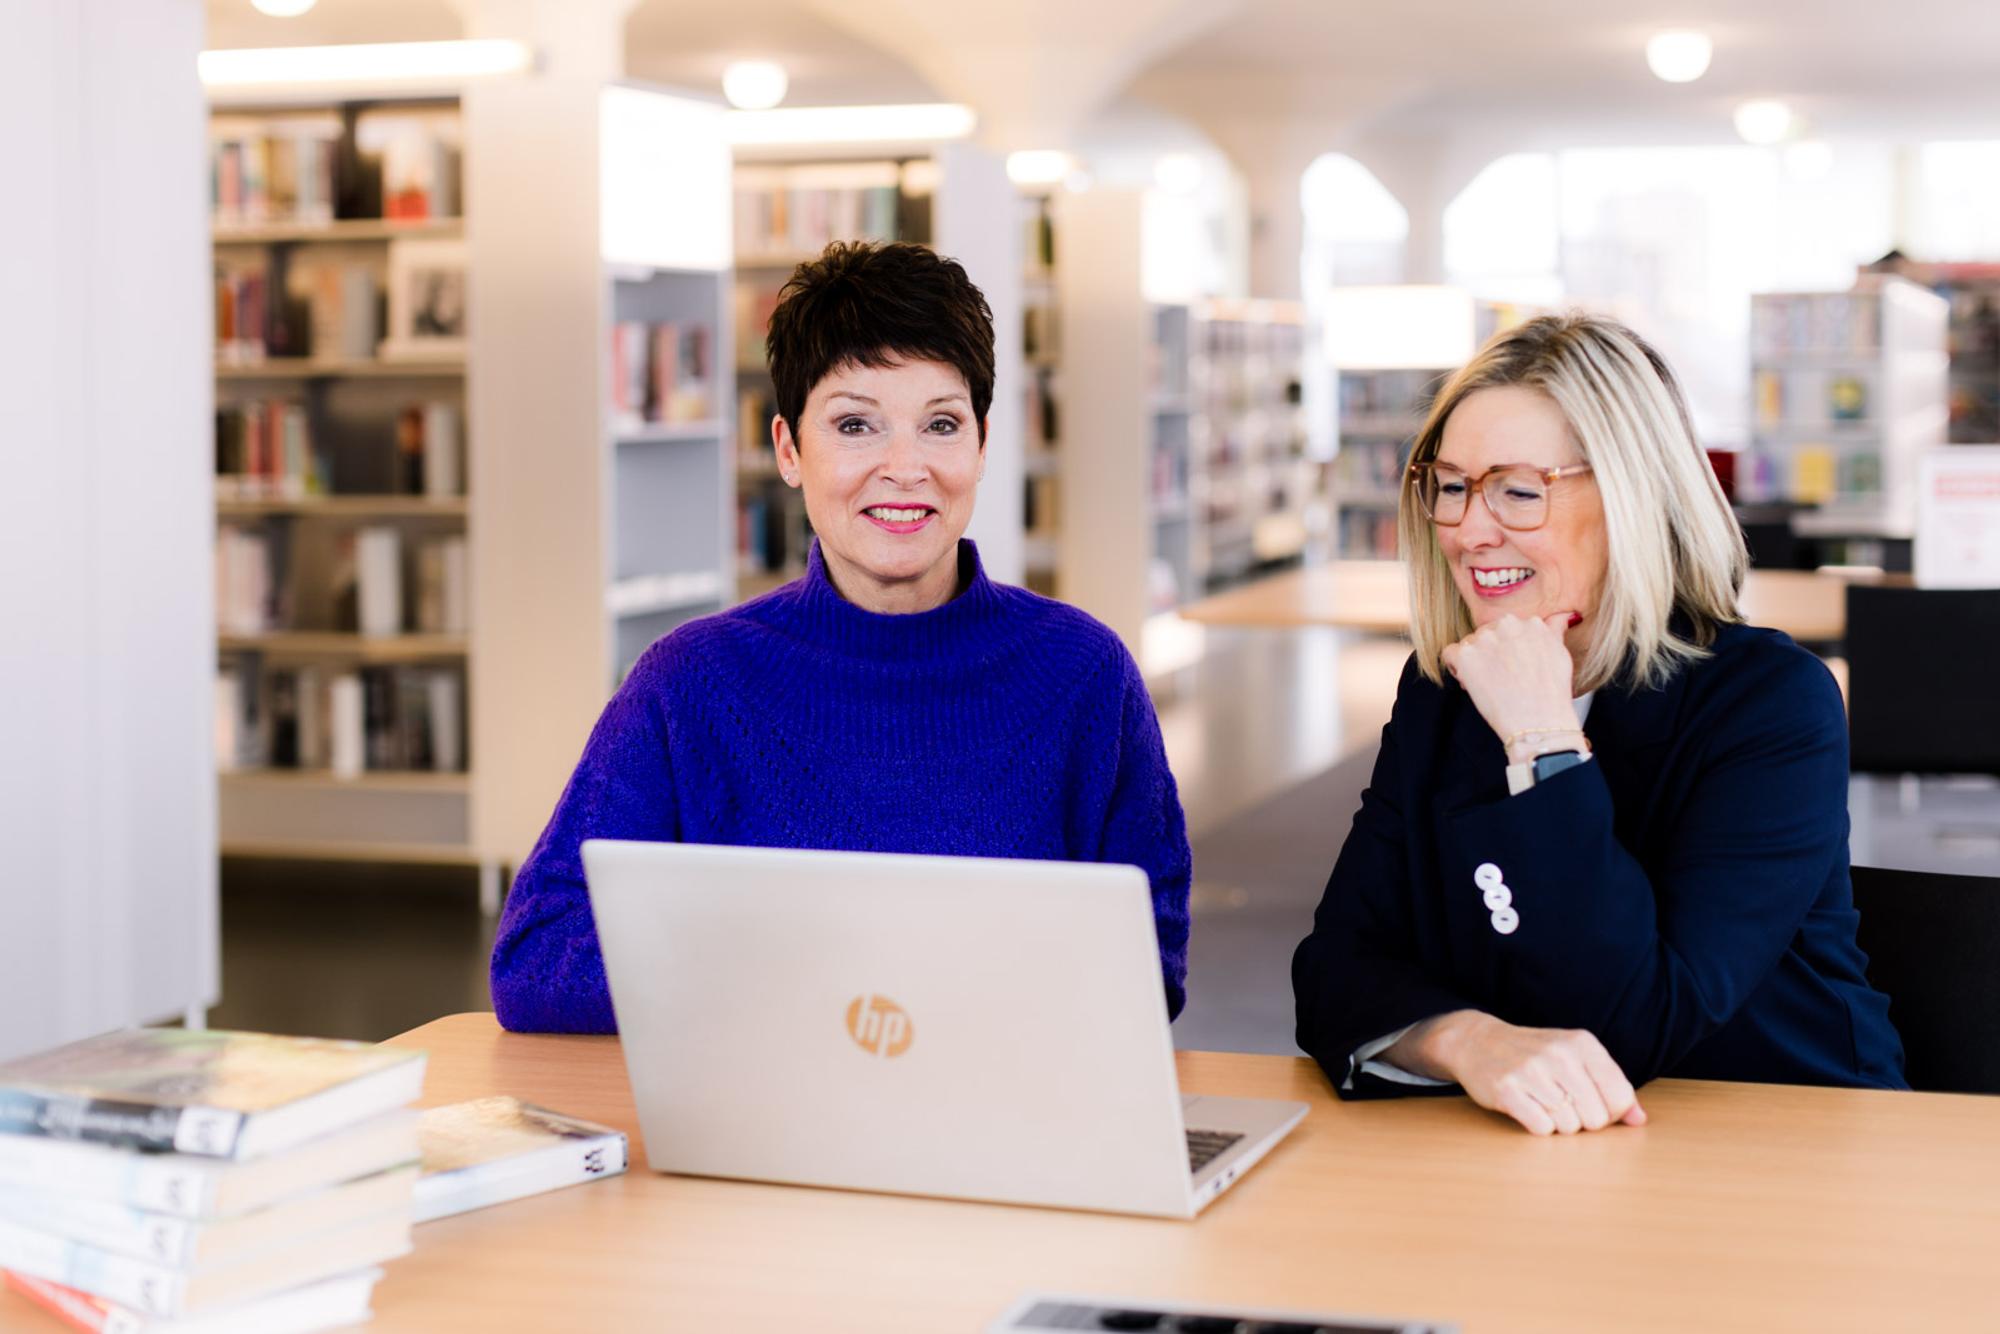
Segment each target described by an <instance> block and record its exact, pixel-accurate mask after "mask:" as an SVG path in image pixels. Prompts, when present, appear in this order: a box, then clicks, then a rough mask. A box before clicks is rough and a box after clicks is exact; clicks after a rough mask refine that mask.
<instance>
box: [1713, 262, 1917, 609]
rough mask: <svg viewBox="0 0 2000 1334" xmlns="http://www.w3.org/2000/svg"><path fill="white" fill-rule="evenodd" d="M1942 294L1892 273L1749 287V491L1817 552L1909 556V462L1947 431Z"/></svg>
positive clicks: (1891, 560)
mask: <svg viewBox="0 0 2000 1334" xmlns="http://www.w3.org/2000/svg"><path fill="white" fill-rule="evenodd" d="M1949 309H1950V307H1949V303H1948V302H1946V301H1945V300H1944V298H1942V297H1940V296H1938V295H1936V294H1935V293H1933V292H1929V291H1926V290H1924V289H1923V288H1921V287H1919V286H1917V285H1916V284H1915V283H1911V282H1908V281H1905V280H1904V279H1901V278H1896V277H1889V276H1884V275H1876V274H1864V275H1863V276H1862V277H1861V278H1860V279H1859V280H1858V281H1857V283H1856V284H1855V286H1854V288H1853V290H1852V291H1848V292H1796V293H1768V294H1760V295H1757V296H1754V297H1752V298H1751V307H1750V345H1751V392H1752V397H1753V415H1752V434H1751V448H1750V453H1749V457H1748V458H1747V459H1746V460H1745V461H1744V466H1743V467H1741V468H1740V469H1739V475H1738V478H1737V488H1738V494H1739V495H1740V496H1741V497H1743V498H1744V499H1746V500H1750V501H1759V500H1774V499H1775V500H1784V501H1788V502H1790V503H1792V504H1795V505H1800V506H1805V507H1807V508H1804V509H1802V510H1800V511H1799V512H1797V513H1796V514H1795V515H1794V516H1793V519H1792V527H1793V530H1794V531H1795V532H1796V533H1798V535H1799V536H1801V537H1804V538H1807V539H1810V540H1813V541H1815V542H1816V543H1817V544H1818V546H1819V551H1820V558H1821V562H1822V563H1834V564H1864V565H1877V566H1888V567H1890V568H1901V569H1907V568H1909V566H1908V556H1909V543H1910V541H1911V539H1912V538H1913V536H1914V534H1915V522H1916V513H1915V510H1916V486H1917V468H1918V462H1919V459H1920V458H1921V456H1922V454H1923V452H1924V451H1925V450H1926V449H1929V448H1930V447H1932V446H1934V445H1941V444H1943V443H1944V442H1945V438H1946V430H1947V419H1948V417H1949V387H1948V378H1947V364H1948V362H1947V356H1946V324H1947V319H1948V315H1949Z"/></svg>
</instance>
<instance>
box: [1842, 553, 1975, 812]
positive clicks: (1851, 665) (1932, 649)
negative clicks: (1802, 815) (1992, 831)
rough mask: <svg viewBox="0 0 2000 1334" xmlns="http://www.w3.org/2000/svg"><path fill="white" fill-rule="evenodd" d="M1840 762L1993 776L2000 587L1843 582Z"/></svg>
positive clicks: (1880, 769) (1873, 769) (1875, 769)
mask: <svg viewBox="0 0 2000 1334" xmlns="http://www.w3.org/2000/svg"><path fill="white" fill-rule="evenodd" d="M1846 647H1847V732H1848V767H1850V768H1851V769H1853V770H1854V771H1855V772H1857V773H1878V774H1880V773H1904V774H2000V589H1985V588H1981V589H1960V588H1911V587H1908V586H1903V585H1887V584H1850V585H1848V588H1847V636H1846Z"/></svg>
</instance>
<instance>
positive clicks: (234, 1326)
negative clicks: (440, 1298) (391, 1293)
mask: <svg viewBox="0 0 2000 1334" xmlns="http://www.w3.org/2000/svg"><path fill="white" fill-rule="evenodd" d="M4 1276H5V1279H6V1286H7V1287H9V1288H12V1289H13V1290H14V1291H15V1292H18V1293H20V1294H21V1295H22V1296H23V1297H26V1298H27V1299H28V1300H29V1301H31V1302H33V1303H35V1304H36V1305H37V1306H39V1307H41V1308H42V1309H43V1310H45V1311H47V1312H49V1313H50V1314H51V1315H53V1316H55V1317H56V1318H57V1319H58V1320H61V1321H62V1322H63V1323H64V1324H66V1325H68V1326H69V1327H70V1328H71V1329H80V1330H83V1331H84V1332H85V1334H316V1331H318V1330H323V1329H338V1328H341V1327H344V1326H347V1325H352V1324H356V1323H358V1322H360V1321H363V1320H366V1319H367V1318H368V1316H369V1309H368V1301H369V1298H370V1297H371V1296H372V1295H373V1294H374V1291H375V1284H376V1283H377V1282H378V1281H379V1280H380V1279H381V1277H382V1271H381V1270H379V1269H360V1270H356V1271H355V1272H353V1273H351V1274H342V1275H340V1276H338V1277H337V1278H329V1279H325V1280H323V1281H321V1282H318V1283H309V1284H307V1285H305V1286H304V1287H299V1288H293V1289H292V1290H291V1291H289V1292H281V1293H278V1294H277V1295H276V1296H273V1297H265V1298H262V1299H261V1300H258V1301H252V1302H243V1303H240V1304H237V1305H233V1306H227V1307H224V1308H222V1309H221V1310H218V1311H214V1312H211V1313H209V1314H207V1315H197V1316H190V1317H187V1318H185V1319H180V1320H174V1319H163V1318H158V1317H154V1316H149V1315H145V1314H142V1313H140V1312H138V1311H135V1310H133V1309H132V1308H131V1307H129V1306H120V1305H118V1304H117V1303H115V1302H107V1301H105V1300H104V1299H103V1298H102V1297H93V1296H91V1295H90V1294H89V1293H87V1292H79V1291H77V1290H76V1289H75V1288H70V1287H65V1286H64V1285H62V1284H60V1283H54V1282H51V1281H50V1280H48V1279H45V1278H34V1277H31V1276H30V1275H27V1274H15V1273H6V1274H5V1275H4Z"/></svg>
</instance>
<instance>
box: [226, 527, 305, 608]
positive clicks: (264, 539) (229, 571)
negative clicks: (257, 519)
mask: <svg viewBox="0 0 2000 1334" xmlns="http://www.w3.org/2000/svg"><path fill="white" fill-rule="evenodd" d="M290 570H291V530H290V529H289V528H288V527H287V526H285V525H283V524H266V525H244V524H234V523H225V524H222V525H219V526H218V527H217V528H216V530H215V606H216V620H217V623H218V625H219V627H220V629H221V631H222V633H223V634H227V635H259V634H264V633H266V632H268V631H270V630H272V629H274V628H276V627H277V626H280V625H283V624H284V623H285V622H286V621H288V620H289V619H290V615H291V598H290V594H289V589H290V579H289V576H290Z"/></svg>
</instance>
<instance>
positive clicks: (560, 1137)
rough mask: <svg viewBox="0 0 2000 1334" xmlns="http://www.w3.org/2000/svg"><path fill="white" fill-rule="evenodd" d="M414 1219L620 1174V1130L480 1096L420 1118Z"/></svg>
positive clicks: (623, 1159) (624, 1150) (459, 1211)
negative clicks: (420, 1166) (420, 1167)
mask: <svg viewBox="0 0 2000 1334" xmlns="http://www.w3.org/2000/svg"><path fill="white" fill-rule="evenodd" d="M418 1134H419V1138H420V1139H421V1141H422V1144H423V1155H424V1157H423V1169H424V1170H423V1176H422V1177H421V1178H419V1179H418V1181H417V1192H416V1221H417V1222H419V1223H424V1222H429V1221H430V1220H431V1219H433V1218H443V1217H446V1216H447V1215H450V1214H462V1213H465V1212H467V1211H468V1210H472V1209H483V1208H485V1207H486V1206H488V1205H491V1204H501V1203H504V1202H505V1201H508V1200H518V1199H522V1198H524V1197H526V1196H529V1195H539V1194H541V1193H542V1192H543V1191H549V1190H557V1189H559V1188H561V1187H563V1186H573V1185H578V1184H581V1183H583V1182H586V1181H596V1180H598V1179H599V1178H601V1177H608V1176H617V1175H619V1174H620V1173H622V1172H624V1170H625V1167H626V1163H627V1159H628V1156H629V1155H628V1152H627V1145H626V1140H625V1135H624V1133H623V1132H622V1131H618V1130H614V1129H612V1128H611V1127H609V1126H601V1125H597V1124H596V1123H594V1122H590V1121H581V1120H578V1119H577V1118H575V1117H571V1116H563V1115H561V1114H560V1113H557V1112H552V1111H549V1110H548V1109H547V1108H545V1107H537V1106H535V1105H534V1104H532V1103H524V1102H522V1101H521V1100H520V1099H519V1098H504V1097H502V1098H478V1099H475V1100H473V1101H471V1102H460V1103H452V1104H451V1105H449V1106H445V1107H433V1108H431V1109H430V1110H429V1111H427V1112H425V1113H424V1114H423V1121H422V1124H421V1127H420V1129H419V1132H418Z"/></svg>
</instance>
